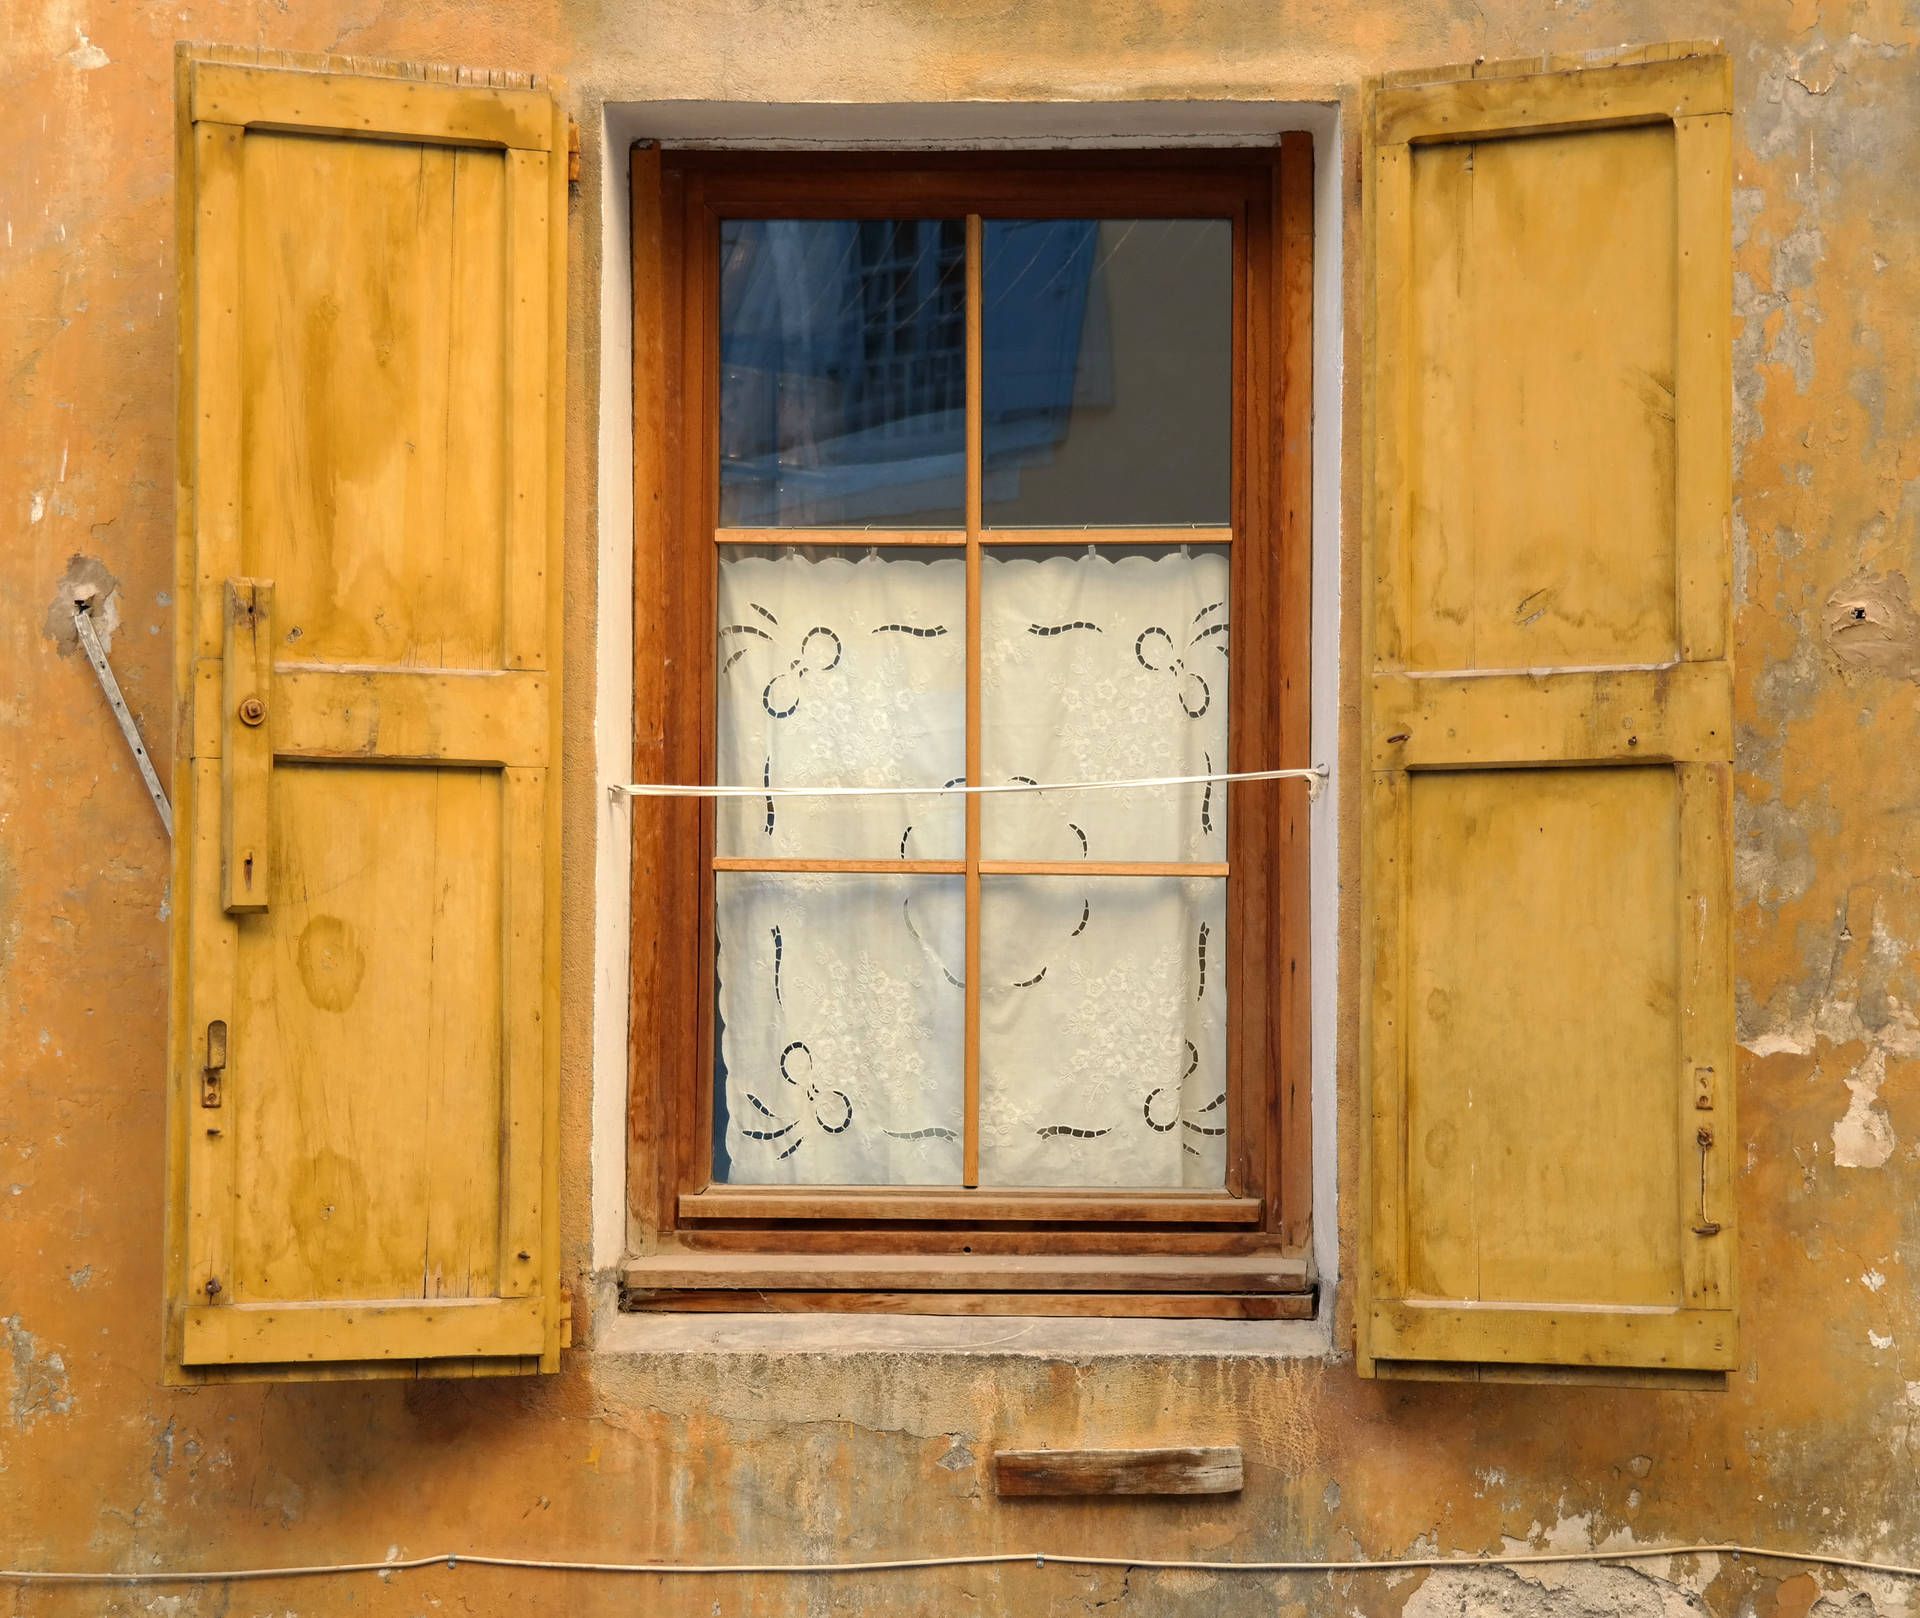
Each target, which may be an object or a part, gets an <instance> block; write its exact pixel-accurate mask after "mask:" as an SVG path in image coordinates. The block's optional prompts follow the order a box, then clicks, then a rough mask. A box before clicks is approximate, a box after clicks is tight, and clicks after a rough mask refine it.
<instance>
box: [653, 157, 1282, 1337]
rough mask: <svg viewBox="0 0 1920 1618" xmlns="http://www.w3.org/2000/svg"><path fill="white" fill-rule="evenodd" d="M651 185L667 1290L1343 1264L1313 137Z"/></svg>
mask: <svg viewBox="0 0 1920 1618" xmlns="http://www.w3.org/2000/svg"><path fill="white" fill-rule="evenodd" d="M635 188H636V190H635V218H636V277H635V281H636V287H637V289H638V290H637V298H638V300H639V307H638V308H637V309H636V330H638V331H644V332H648V333H649V334H650V335H651V334H657V339H652V340H650V338H643V339H642V341H641V344H640V347H639V354H638V364H637V376H636V390H637V391H636V399H637V409H638V411H639V423H640V430H639V432H638V434H637V438H639V439H640V440H643V442H642V443H641V444H640V448H639V450H638V465H637V468H636V472H637V495H638V505H637V509H638V510H639V511H640V512H641V513H642V514H643V517H642V521H641V524H640V531H639V534H638V536H637V541H636V543H637V555H636V603H635V605H636V645H637V649H638V650H637V659H636V664H637V667H636V675H637V685H636V691H637V702H638V715H637V720H638V723H637V727H636V734H637V737H638V745H637V749H636V752H637V760H636V767H637V770H638V774H637V776H636V779H641V780H664V781H681V780H702V781H707V782H718V783H720V784H722V785H726V786H744V787H753V788H757V789H759V790H756V791H754V792H752V793H751V794H748V795H744V796H733V797H723V798H720V799H718V800H717V801H709V802H706V803H700V804H694V803H688V802H677V801H662V800H644V799H643V800H640V801H638V802H636V804H635V809H634V837H635V855H636V860H635V867H634V870H635V876H634V899H635V909H634V952H633V959H634V961H635V981H634V995H633V1016H634V1035H633V1040H634V1043H633V1049H634V1073H633V1080H634V1082H633V1091H632V1108H633V1119H632V1122H633V1141H634V1143H635V1150H634V1152H633V1153H632V1157H631V1164H632V1185H631V1193H632V1195H631V1202H632V1207H633V1210H634V1213H635V1216H636V1223H637V1225H638V1227H639V1230H640V1235H641V1247H642V1249H643V1252H644V1253H645V1255H646V1256H644V1257H643V1258H641V1259H639V1260H637V1261H636V1262H635V1264H634V1265H633V1266H632V1267H631V1269H630V1272H629V1277H628V1279H629V1283H630V1286H631V1288H632V1289H633V1291H634V1294H635V1297H636V1300H637V1301H640V1302H642V1303H644V1302H655V1303H659V1302H667V1303H672V1304H676V1305H678V1304H684V1303H686V1302H687V1301H689V1298H691V1297H694V1296H696V1295H698V1294H700V1293H702V1292H703V1291H706V1290H708V1289H717V1290H724V1289H726V1288H728V1287H730V1286H732V1287H738V1286H743V1285H748V1286H752V1287H754V1288H755V1289H757V1291H758V1292H760V1293H765V1294H773V1295H775V1296H776V1297H777V1298H778V1299H779V1300H780V1301H783V1302H785V1301H790V1302H792V1303H794V1304H795V1305H803V1304H805V1303H808V1302H815V1303H825V1304H831V1303H834V1302H836V1301H837V1302H842V1303H844V1302H847V1301H848V1299H847V1297H846V1294H847V1293H849V1292H858V1293H861V1294H866V1295H871V1294H874V1293H880V1294H885V1295H886V1296H887V1297H888V1298H889V1299H892V1300H893V1301H895V1302H898V1303H899V1304H901V1306H907V1307H914V1306H917V1307H923V1308H934V1309H939V1308H958V1307H966V1308H975V1307H991V1306H993V1305H992V1302H991V1300H992V1298H993V1296H994V1295H996V1294H1004V1293H1006V1292H1007V1291H1009V1290H1012V1291H1017V1292H1019V1293H1021V1296H1020V1297H1019V1298H1018V1300H1017V1306H1018V1307H1020V1308H1021V1309H1023V1310H1032V1309H1035V1308H1046V1309H1060V1310H1073V1311H1076V1312H1078V1311H1086V1310H1091V1311H1100V1312H1128V1311H1136V1310H1138V1311H1146V1312H1153V1313H1167V1312H1192V1313H1207V1314H1229V1315H1237V1314H1256V1315H1272V1314H1278V1313H1293V1312H1299V1311H1300V1310H1302V1309H1303V1308H1305V1307H1308V1306H1309V1305H1310V1299H1309V1298H1308V1296H1307V1288H1308V1285H1309V1278H1308V1274H1307V1267H1306V1264H1305V1260H1304V1250H1305V1243H1306V1234H1307V1230H1306V1217H1307V1202H1306V1199H1307V1195H1308V1190H1309V1187H1308V1184H1307V1174H1306V1172H1305V1165H1306V1163H1307V1128H1308V1121H1307V1108H1306V1096H1307V1091H1308V1081H1307V1050H1306V1029H1305V1017H1304V1008H1305V945H1304V934H1305V924H1306V919H1307V918H1306V915H1305V893H1306V881H1305V858H1306V838H1305V804H1306V793H1305V789H1304V785H1303V783H1300V782H1298V781H1288V782H1262V783H1257V784H1248V785H1244V786H1236V787H1228V786H1226V785H1224V784H1221V783H1217V782H1196V783H1192V784H1178V785H1151V786H1142V787H1135V788H1129V789H1127V790H1124V791H1107V790H1078V791H1076V790H1070V789H1069V790H1048V791H1039V790H1008V791H1004V792H1001V791H996V792H995V793H993V794H991V795H987V794H971V795H963V794H954V793H949V794H944V795H941V794H915V793H913V792H912V791H911V789H912V788H913V787H916V786H921V785H929V786H936V787H937V786H943V785H945V786H957V785H961V784H966V783H981V784H986V785H990V786H993V787H995V788H1009V789H1018V788H1028V789H1032V788H1038V787H1041V786H1047V785H1050V784H1052V783H1061V782H1086V781H1107V780H1129V781H1136V780H1148V781H1160V780H1164V779H1165V778H1169V777H1173V778H1179V777H1192V776H1212V775H1216V774H1220V773H1225V772H1228V771H1232V770H1258V769H1263V768H1275V767H1282V766H1286V765H1293V764H1299V763H1303V762H1305V758H1306V752H1307V745H1306V727H1305V720H1306V711H1305V699H1306V655H1307V643H1306V628H1307V615H1306V594H1305V579H1306V569H1305V546H1306V534H1305V526H1304V523H1305V514H1306V487H1305V476H1306V473H1305V467H1306V459H1305V451H1306V444H1305V434H1306V422H1307V407H1306V397H1305V385H1306V370H1305V363H1304V361H1305V355H1306V353H1307V352H1308V350H1307V336H1308V333H1307V318H1308V297H1307V293H1308V290H1309V288H1310V263H1309V260H1310V224H1309V214H1308V208H1309V200H1310V198H1309V193H1310V155H1309V149H1308V148H1307V147H1306V145H1305V144H1304V143H1301V144H1298V145H1296V144H1294V143H1292V142H1289V143H1288V144H1287V145H1285V146H1283V147H1281V148H1279V149H1277V150H1265V151H1256V152H1237V153H1233V152H1228V153H1186V154H1181V155H1179V156H1178V157H1173V156H1157V157H1154V158H1151V159H1144V158H1142V157H1141V156H1140V155H1139V154H1127V155H1126V156H1125V157H1124V158H1123V157H1120V156H1118V155H1115V154H1102V155H1091V154H1089V155H1083V156H1079V157H1075V158H1071V159H1069V158H1063V157H1058V156H1055V157H1049V158H1045V159H1038V158H1032V157H1026V156H1020V157H1007V156H997V157H993V158H987V157H974V158H967V159H960V158H954V157H941V158H935V159H927V158H906V157H887V158H876V157H870V156H869V157H857V158H856V157H846V158H840V159H836V160H821V159H818V158H813V159H808V160H805V161H801V160H797V159H788V158H769V157H767V156H764V155H758V156H755V157H753V158H751V159H747V158H744V157H742V156H739V155H722V154H675V155H669V156H667V157H665V158H662V156H661V155H660V154H658V153H648V152H640V153H636V157H635ZM649 423H651V424H652V426H653V428H654V433H653V435H651V436H650V435H649V432H648V426H649ZM823 787H825V788H834V787H840V788H845V787H863V788H882V789H887V791H888V792H889V793H890V794H892V795H887V796H831V795H821V796H804V795H787V794H790V793H794V792H795V791H796V790H797V789H813V788H823ZM850 1253H857V1254H858V1255H860V1257H859V1258H858V1259H850V1258H848V1257H847V1256H846V1255H848V1254H850ZM876 1265H878V1268H876ZM956 1294H961V1295H964V1296H965V1299H966V1301H965V1302H964V1303H961V1302H957V1301H956V1298H955V1295H956ZM735 1306H738V1305H737V1304H736V1305H735ZM1008 1306H1009V1307H1011V1306H1013V1305H1012V1304H1009V1305H1008Z"/></svg>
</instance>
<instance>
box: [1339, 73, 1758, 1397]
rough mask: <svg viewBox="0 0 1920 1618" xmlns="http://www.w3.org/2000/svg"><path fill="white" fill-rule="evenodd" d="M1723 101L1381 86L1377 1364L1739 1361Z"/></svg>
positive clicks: (1372, 499)
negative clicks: (1735, 1264)
mask: <svg viewBox="0 0 1920 1618" xmlns="http://www.w3.org/2000/svg"><path fill="white" fill-rule="evenodd" d="M1729 108H1730V83H1729V73H1728V68H1727V63H1726V60H1725V58H1724V57H1721V56H1719V55H1717V54H1710V53H1706V52H1703V51H1695V50H1694V49H1692V48H1690V47H1663V48H1660V49H1658V50H1654V51H1648V52H1640V53H1636V59H1634V60H1632V61H1630V62H1625V63H1616V64H1614V65H1607V66H1580V67H1566V66H1562V65H1560V64H1555V63H1542V62H1534V63H1528V64H1507V65H1488V64H1481V65H1478V66H1476V67H1473V68H1468V69H1461V70H1458V71H1457V72H1451V73H1450V72H1441V73H1434V74H1424V75H1411V76H1406V77H1403V78H1401V79H1399V80H1396V81H1393V82H1387V83H1382V84H1377V85H1374V86H1371V87H1370V95H1369V107H1368V115H1369V116H1368V125H1367V140H1366V150H1365V154H1364V165H1365V167H1364V180H1365V193H1366V195H1365V225H1364V229H1365V233H1366V245H1367V254H1368V260H1369V263H1370V266H1371V276H1370V288H1369V296H1370V299H1371V304H1370V308H1369V316H1368V333H1369V337H1370V342H1371V350H1370V353H1369V355H1368V356H1367V359H1368V364H1367V382H1366V387H1367V400H1366V403H1367V420H1366V427H1365V440H1366V447H1367V450H1368V453H1369V456H1370V466H1369V468H1368V473H1367V476H1366V479H1365V487H1366V495H1367V500H1368V509H1367V513H1366V517H1365V533H1366V547H1367V550H1366V557H1365V562H1364V577H1365V581H1366V605H1365V610H1364V614H1363V639H1364V641H1365V649H1364V659H1365V661H1364V667H1365V669H1366V670H1367V679H1366V681H1365V682H1364V683H1365V686H1366V690H1365V693H1364V696H1363V702H1364V704H1365V710H1366V713H1365V746H1366V747H1367V750H1368V760H1367V765H1368V775H1367V780H1368V793H1369V800H1370V801H1369V803H1368V806H1367V810H1366V815H1365V818H1364V824H1363V831H1362V843H1363V848H1362V856H1361V858H1362V868H1363V873H1364V883H1365V896H1364V901H1363V904H1362V907H1361V908H1362V916H1363V922H1362V928H1363V935H1364V937H1363V953H1362V971H1363V979H1364V981H1363V989H1362V993H1363V997H1364V1003H1365V1005H1366V1008H1367V1037H1366V1040H1365V1041H1364V1044H1363V1053H1362V1065H1363V1073H1364V1080H1363V1083H1364V1091H1365V1095H1366V1098H1367V1106H1366V1110H1365V1117H1366V1127H1365V1128H1364V1129H1363V1131H1362V1181H1363V1192H1362V1245H1361V1265H1360V1271H1361V1275H1360V1294H1361V1296H1360V1300H1359V1305H1358V1333H1359V1348H1360V1361H1361V1366H1362V1369H1363V1370H1365V1371H1368V1372H1372V1373H1377V1374H1397V1375H1408V1374H1415V1375H1456V1376H1457V1375H1478V1374H1487V1373H1488V1372H1490V1371H1491V1368H1494V1367H1499V1368H1502V1369H1501V1370H1500V1372H1499V1374H1502V1375H1513V1374H1518V1373H1516V1371H1515V1370H1514V1368H1516V1367H1520V1368H1524V1367H1607V1368H1614V1369H1616V1370H1618V1369H1630V1370H1634V1371H1635V1372H1645V1371H1652V1372H1685V1371H1715V1370H1724V1369H1726V1368H1727V1367H1730V1366H1731V1365H1732V1364H1733V1363H1734V1355H1735V1348H1736V1341H1735V1329H1734V1325H1735V1322H1734V1276H1733V1252H1734V1232H1733V1206H1732V1191H1731V1158H1732V1151H1733V1145H1734V1124H1733V1083H1732V1081H1733V1065H1732V1056H1733V1030H1732V1024H1733V1017H1732V999H1733V995H1732V971H1731V960H1730V921H1729V911H1730V904H1731V889H1732V872H1731V852H1730V850H1731V788H1730V771H1731V761H1732V756H1733V754H1732V737H1733V728H1732V695H1731V694H1732V679H1731V667H1730V663H1729V645H1728V638H1729V611H1730V608H1729V597H1730V586H1729V576H1730V568H1731V540H1730V530H1729V502H1730V448H1729V445H1730V432H1731V428H1730V417H1731V387H1730V370H1729V367H1730V350H1729V332H1728V327H1729V321H1730V318H1731V304H1732V296H1731V269H1730V253H1731V221H1730V203H1729V198H1730V188H1729V187H1730V172H1731V171H1730V134H1729ZM1556 1374H1557V1373H1556Z"/></svg>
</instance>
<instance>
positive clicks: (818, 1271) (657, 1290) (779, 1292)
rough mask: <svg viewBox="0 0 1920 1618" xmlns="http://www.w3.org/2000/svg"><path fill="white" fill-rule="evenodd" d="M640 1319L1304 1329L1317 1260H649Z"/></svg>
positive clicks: (640, 1285)
mask: <svg viewBox="0 0 1920 1618" xmlns="http://www.w3.org/2000/svg"><path fill="white" fill-rule="evenodd" d="M621 1282H622V1288H623V1291H622V1297H621V1306H622V1308H623V1309H624V1310H626V1311H628V1312H630V1313H662V1312H664V1313H689V1314H691V1313H709V1314H711V1313H728V1314H737V1313H754V1314H785V1315H793V1314H810V1313H820V1312H841V1313H857V1314H868V1315H874V1314H881V1315H906V1316H913V1315H921V1316H945V1317H955V1316H997V1317H1000V1318H1003V1319H1004V1318H1007V1317H1011V1316H1019V1317H1028V1316H1063V1315H1064V1316H1080V1317H1090V1316H1106V1317H1133V1318H1155V1319H1183V1320H1194V1319H1206V1320H1227V1321H1242V1320H1260V1321H1271V1320H1305V1319H1310V1318H1311V1317H1312V1315H1313V1313H1314V1284H1313V1273H1312V1265H1311V1263H1310V1262H1309V1261H1308V1260H1307V1259H1306V1258H1304V1257H1299V1256H1287V1255H1282V1254H1243V1255H1205V1254H1156V1255H1143V1256H1132V1257H1126V1256H1113V1255H1105V1254H1101V1255H1094V1254H1066V1255H1052V1256H1039V1255H1030V1254H1004V1253H993V1254H988V1253H977V1254H944V1255H942V1254H914V1253H882V1254H838V1253H836V1254H797V1253H775V1254H758V1253H689V1252H671V1253H657V1254H650V1255H648V1256H646V1257H641V1258H633V1259H629V1260H628V1261H627V1263H626V1264H625V1266H624V1267H623V1269H622V1272H621Z"/></svg>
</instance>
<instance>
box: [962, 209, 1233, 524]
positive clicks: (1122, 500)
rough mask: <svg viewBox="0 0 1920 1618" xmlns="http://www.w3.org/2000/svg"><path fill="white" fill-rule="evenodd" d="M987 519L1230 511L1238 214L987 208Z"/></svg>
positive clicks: (1156, 519)
mask: <svg viewBox="0 0 1920 1618" xmlns="http://www.w3.org/2000/svg"><path fill="white" fill-rule="evenodd" d="M984 247H985V264H984V270H985V285H984V298H985V305H986V307H985V310H984V323H983V332H982V335H983V338H984V342H985V357H984V358H985V385H986V421H985V451H986V468H985V476H986V483H985V489H984V499H985V505H984V512H985V519H986V522H987V525H988V526H989V527H998V528H1045V527H1062V526H1064V527H1078V526H1081V525H1093V526H1099V527H1140V526H1146V527H1158V526H1178V525H1184V524H1188V523H1209V524H1212V523H1218V524H1224V523H1226V522H1228V521H1229V520H1230V518H1229V511H1230V504H1229V493H1230V489H1231V458H1232V430H1231V429H1232V410H1233V404H1232V399H1233V228H1232V225H1231V224H1230V222H1229V221H1227V220H1224V219H1044V220H1025V219H1006V220H989V221H988V222H987V225H986V239H985V244H984Z"/></svg>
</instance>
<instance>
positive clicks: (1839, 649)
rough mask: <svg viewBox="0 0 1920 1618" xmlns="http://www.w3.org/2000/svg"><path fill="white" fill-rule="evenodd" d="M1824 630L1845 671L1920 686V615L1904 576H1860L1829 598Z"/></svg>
mask: <svg viewBox="0 0 1920 1618" xmlns="http://www.w3.org/2000/svg"><path fill="white" fill-rule="evenodd" d="M1824 627H1825V632H1826V640H1827V647H1828V649H1829V650H1830V651H1831V652H1832V653H1833V656H1834V659H1835V661H1836V662H1837V663H1838V665H1839V666H1840V669H1841V670H1842V672H1844V673H1849V674H1851V673H1859V674H1877V675H1884V676H1887V677H1889V678H1893V679H1901V680H1912V681H1914V682H1915V683H1920V613H1916V612H1915V611H1914V609H1913V601H1912V598H1911V596H1910V595H1909V593H1908V589H1907V579H1906V575H1905V574H1904V573H1898V572H1895V573H1885V574H1878V575H1876V574H1869V573H1865V572H1862V573H1856V574H1855V575H1854V576H1853V577H1852V578H1850V579H1848V580H1847V581H1846V582H1845V583H1844V584H1841V585H1840V586H1838V587H1837V588H1836V589H1835V590H1834V592H1833V593H1832V594H1831V595H1829V596H1828V597H1827V605H1826V613H1825V617H1824Z"/></svg>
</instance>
